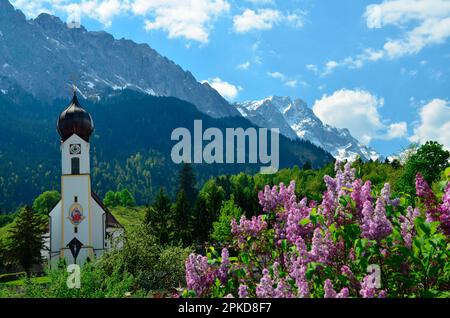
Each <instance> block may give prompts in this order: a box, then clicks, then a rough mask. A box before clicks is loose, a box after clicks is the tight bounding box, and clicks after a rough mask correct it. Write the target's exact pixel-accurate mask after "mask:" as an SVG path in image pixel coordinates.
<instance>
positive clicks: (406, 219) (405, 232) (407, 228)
mask: <svg viewBox="0 0 450 318" xmlns="http://www.w3.org/2000/svg"><path fill="white" fill-rule="evenodd" d="M419 215H420V211H419V210H418V209H417V208H416V209H413V208H412V207H410V206H409V207H408V208H407V209H406V215H400V217H399V221H400V234H401V236H402V238H403V241H404V242H405V246H406V247H408V248H411V246H412V240H413V236H414V235H415V231H414V220H415V219H416V217H418V216H419Z"/></svg>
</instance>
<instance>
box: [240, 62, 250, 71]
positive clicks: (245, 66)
mask: <svg viewBox="0 0 450 318" xmlns="http://www.w3.org/2000/svg"><path fill="white" fill-rule="evenodd" d="M250 65H251V63H250V61H247V62H244V63H242V64H239V65H238V66H237V69H238V70H241V71H245V70H248V69H249V67H250Z"/></svg>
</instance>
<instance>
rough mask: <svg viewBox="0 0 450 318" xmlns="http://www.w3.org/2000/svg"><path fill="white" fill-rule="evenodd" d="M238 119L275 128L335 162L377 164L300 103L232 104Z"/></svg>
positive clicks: (275, 98)
mask: <svg viewBox="0 0 450 318" xmlns="http://www.w3.org/2000/svg"><path fill="white" fill-rule="evenodd" d="M235 107H236V108H237V110H238V111H239V112H240V113H241V115H242V116H244V117H246V118H247V119H249V120H250V121H251V122H253V123H254V124H255V125H258V126H260V127H266V128H279V129H280V133H281V134H283V135H285V136H286V137H288V138H290V139H297V138H300V139H304V140H308V141H310V142H312V143H313V144H315V145H317V146H319V147H321V148H323V149H325V150H326V151H328V152H330V153H331V154H332V155H333V156H334V157H335V158H336V159H339V160H352V161H353V160H355V159H356V158H357V157H360V158H361V159H363V160H377V159H379V158H380V154H379V153H377V152H376V151H375V150H374V149H372V148H370V147H368V146H366V145H363V144H361V143H360V142H359V141H358V140H357V139H356V138H354V137H353V136H352V135H351V134H350V132H349V130H348V129H339V128H335V127H332V126H329V125H326V124H324V123H323V122H322V121H321V120H320V119H319V118H318V117H317V116H316V115H315V114H314V112H313V110H312V109H311V108H309V107H308V105H307V104H306V103H305V102H304V101H303V100H301V99H296V100H292V99H291V98H289V97H278V96H272V97H268V98H265V99H263V100H259V101H248V102H244V103H242V104H235Z"/></svg>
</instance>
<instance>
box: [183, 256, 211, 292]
mask: <svg viewBox="0 0 450 318" xmlns="http://www.w3.org/2000/svg"><path fill="white" fill-rule="evenodd" d="M185 269H186V271H185V272H186V283H187V288H188V289H189V290H193V291H194V292H195V293H196V295H197V296H198V297H202V296H203V295H204V294H205V293H206V292H207V291H208V290H209V288H210V287H211V285H212V283H213V282H214V280H215V279H216V277H215V273H214V272H212V270H211V268H210V267H209V265H208V258H207V257H205V256H201V255H195V254H191V255H189V258H188V259H187V260H186V264H185Z"/></svg>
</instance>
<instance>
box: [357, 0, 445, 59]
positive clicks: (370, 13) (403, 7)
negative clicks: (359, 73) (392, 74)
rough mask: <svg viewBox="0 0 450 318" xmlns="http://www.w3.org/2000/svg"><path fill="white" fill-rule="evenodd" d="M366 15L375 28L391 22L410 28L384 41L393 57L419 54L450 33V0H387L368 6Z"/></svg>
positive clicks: (367, 20)
mask: <svg viewBox="0 0 450 318" xmlns="http://www.w3.org/2000/svg"><path fill="white" fill-rule="evenodd" d="M364 17H365V18H366V23H367V27H368V28H371V29H373V28H382V27H385V26H390V25H393V26H397V27H400V28H405V29H406V32H405V34H404V35H403V37H401V38H399V39H391V40H388V41H387V42H386V43H385V44H384V46H383V49H384V52H385V53H386V55H387V56H388V57H389V58H397V57H401V56H404V55H412V54H417V53H419V52H420V51H421V50H422V49H424V48H425V47H427V46H430V45H433V44H440V43H444V42H445V41H446V39H447V38H448V37H450V1H448V0H387V1H384V2H383V3H381V4H372V5H369V6H367V8H366V12H365V13H364ZM412 25H413V26H412ZM411 26H412V28H411Z"/></svg>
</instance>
